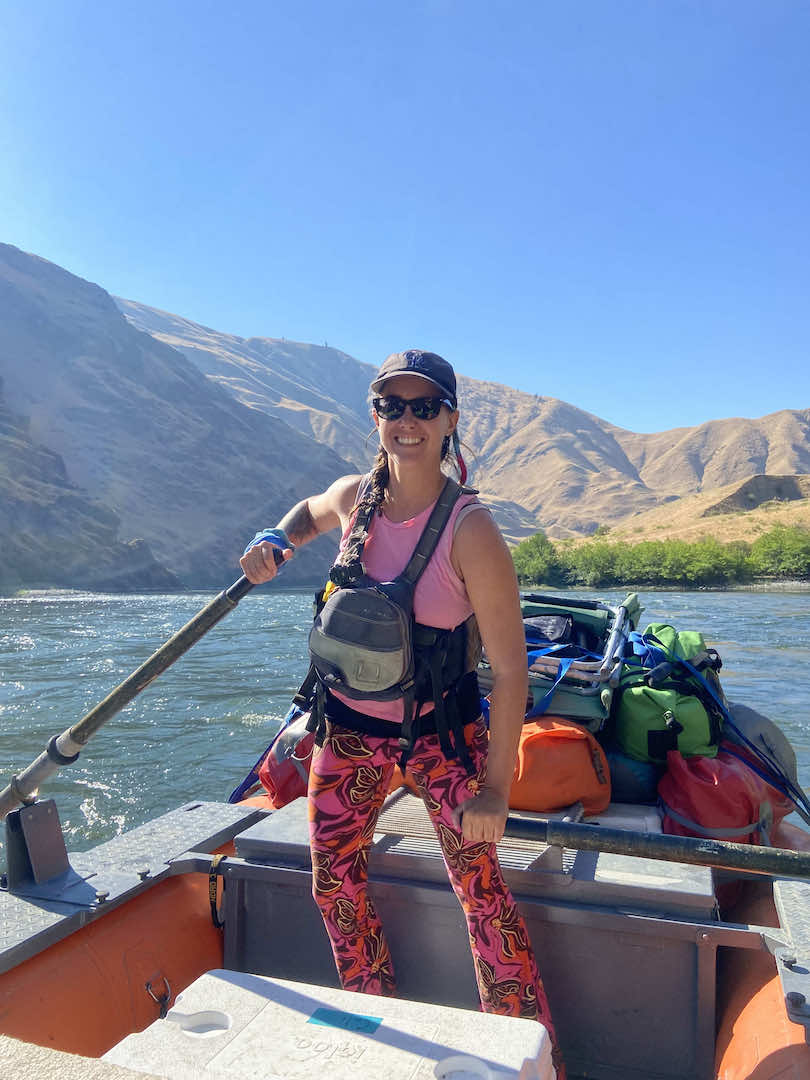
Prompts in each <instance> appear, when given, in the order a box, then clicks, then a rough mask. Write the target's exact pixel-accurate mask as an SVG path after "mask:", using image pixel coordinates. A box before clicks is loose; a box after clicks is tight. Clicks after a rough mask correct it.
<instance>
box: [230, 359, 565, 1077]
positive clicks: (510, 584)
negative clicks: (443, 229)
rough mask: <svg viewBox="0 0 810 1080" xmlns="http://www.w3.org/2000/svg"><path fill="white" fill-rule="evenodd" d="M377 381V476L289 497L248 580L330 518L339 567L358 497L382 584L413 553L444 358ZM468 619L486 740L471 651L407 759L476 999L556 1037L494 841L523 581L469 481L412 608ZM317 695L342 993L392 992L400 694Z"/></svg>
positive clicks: (511, 728)
mask: <svg viewBox="0 0 810 1080" xmlns="http://www.w3.org/2000/svg"><path fill="white" fill-rule="evenodd" d="M371 390H372V392H373V393H374V394H375V395H378V396H376V397H374V399H373V405H374V411H373V417H374V424H375V427H376V428H377V432H378V434H379V438H380V449H379V452H378V454H377V459H376V461H375V464H374V468H373V471H372V473H371V476H370V478H366V480H364V478H362V477H360V476H344V477H342V478H341V479H339V480H337V481H335V483H334V484H332V485H331V487H329V488H328V489H327V490H326V491H324V492H323V493H322V494H320V495H314V496H312V497H310V498H308V499H304V500H303V501H302V502H300V503H298V505H297V506H295V507H293V509H292V510H290V511H289V513H288V514H286V515H285V517H284V518H283V520H282V521H281V522H280V524H279V526H278V528H277V529H275V530H269V532H267V533H265V534H259V536H258V537H257V538H256V539H255V540H254V541H253V544H252V546H251V547H249V548H248V550H247V551H246V553H245V555H244V556H243V557H242V559H241V566H242V569H243V570H244V573H245V574H246V575H247V577H248V579H249V580H250V581H252V582H253V583H254V584H260V583H262V582H265V581H270V580H271V579H272V578H273V577H275V574H276V565H275V560H274V557H273V547H281V548H283V550H284V558H285V560H286V559H290V558H292V557H293V550H294V548H295V547H297V546H299V545H300V544H305V543H307V542H308V541H310V540H313V539H314V538H315V537H317V536H319V535H320V534H321V533H326V532H329V531H330V530H332V529H334V528H337V527H340V530H341V532H342V534H343V540H342V542H341V552H340V554H339V555H338V559H337V564H338V565H339V564H340V563H341V558H342V557H343V556H344V555H345V554H346V549H347V546H348V542H349V539H350V535H351V532H352V525H353V522H354V519H355V517H356V515H357V512H358V506H360V507H361V508H362V507H363V506H367V507H369V508H372V509H371V513H370V521H369V526H368V538H367V539H366V541H365V545H364V548H363V551H362V561H363V564H364V567H365V572H366V574H367V575H368V577H370V578H372V579H374V580H376V581H391V580H393V579H394V578H395V577H396V576H397V575H398V574H400V573H401V572H402V571H403V569H404V568H405V566H406V564H407V563H408V561H409V559H410V557H411V555H412V553H413V551H414V549H415V547H416V545H417V542H418V540H419V538H420V536H421V534H422V530H423V528H424V526H425V524H426V522H427V520H428V517H429V516H430V513H431V510H432V509H433V506H434V504H435V503H436V502H437V499H438V498H439V495H440V494H441V493H442V491H443V489H444V488H445V484H446V480H447V478H446V476H445V474H444V472H443V470H442V465H443V463H448V464H450V463H454V464H455V466H456V468H457V469H458V471H459V474H460V477H461V480H462V483H463V481H464V479H465V477H466V468H465V467H464V462H463V459H462V458H461V454H460V451H459V443H458V435H457V434H456V425H457V423H458V418H459V414H458V409H457V404H456V377H455V374H454V372H453V369H452V367H451V366H450V365H449V364H448V363H447V362H446V361H445V360H443V359H442V358H441V357H440V356H437V355H436V354H435V353H429V352H423V351H422V350H418V349H411V350H408V351H407V352H404V353H394V354H393V355H392V356H389V357H388V359H387V360H386V361H385V363H384V364H383V365H382V367H381V368H380V370H379V372H378V374H377V377H376V378H375V379H374V381H373V382H372V384H371ZM451 447H452V448H453V449H452V450H451ZM263 537H266V539H263ZM336 576H337V577H338V580H340V578H339V575H335V573H334V569H333V574H332V578H333V580H334V579H335V577H336ZM471 615H474V616H475V621H477V624H478V628H479V630H480V635H481V640H482V641H483V644H484V646H485V648H486V654H487V658H488V660H489V663H490V664H491V666H492V672H493V676H494V686H493V691H492V701H491V709H490V731H489V737H487V730H486V726H485V724H484V721H483V719H482V717H481V715H480V702H479V698H478V687H477V682H476V679H475V663H476V659H475V657H474V656H473V657H472V658H471V659H470V656H471V652H470V651H469V650H468V651H467V657H468V658H467V661H466V666H465V667H464V668H463V669H462V671H466V672H467V674H462V677H461V678H460V679H458V678H456V679H455V681H454V682H453V683H452V685H450V684H449V683H445V684H444V685H445V686H450V689H449V690H447V692H446V693H444V694H442V695H439V696H440V697H442V703H441V705H440V708H439V710H434V702H433V701H429V702H424V700H423V698H422V700H421V701H420V702H418V703H417V704H421V709H420V712H419V715H418V717H417V720H416V732H415V738H414V739H413V744H412V747H411V749H410V754H409V756H408V757H407V769H408V772H409V773H410V774H411V776H412V777H413V780H414V781H415V783H416V786H417V788H418V790H419V793H420V795H421V796H422V799H423V800H424V802H425V805H426V807H427V809H428V812H429V814H430V817H431V820H432V822H433V825H434V827H435V829H436V833H437V836H438V838H439V842H440V844H441V847H442V851H443V853H444V859H445V864H446V866H447V872H448V875H449V878H450V882H451V885H452V887H453V890H454V891H455V893H456V896H457V897H458V899H459V902H460V904H461V906H462V908H463V910H464V914H465V916H466V920H467V926H468V929H469V934H470V946H471V949H472V953H473V960H474V964H475V974H476V979H477V982H478V991H479V994H480V997H481V1005H482V1008H483V1010H484V1011H485V1012H491V1013H501V1014H504V1015H511V1016H521V1017H529V1018H532V1019H537V1020H539V1021H540V1022H541V1023H543V1024H544V1025H545V1026H546V1028H547V1029H548V1031H549V1035H550V1036H551V1039H552V1043H553V1044H554V1045H555V1046H556V1039H555V1037H554V1029H553V1026H552V1022H551V1015H550V1012H549V1008H548V1002H547V999H546V995H545V992H544V990H543V985H542V982H541V980H540V976H539V974H538V971H537V966H536V964H535V960H534V956H533V955H532V952H531V947H530V944H529V939H528V934H527V931H526V927H525V925H524V923H523V919H522V917H521V916H520V914H519V913H518V910H517V908H516V906H515V902H514V900H513V898H512V895H511V893H510V891H509V889H508V888H507V886H506V884H505V883H504V881H503V878H502V876H501V871H500V867H499V866H498V860H497V854H496V849H495V843H496V842H497V841H498V840H500V839H501V837H502V836H503V831H504V826H505V823H506V817H507V812H508V805H507V800H508V795H509V790H510V786H511V782H512V775H513V772H514V767H515V760H516V754H517V744H518V738H519V735H520V731H521V727H522V724H523V717H524V712H525V707H526V646H525V639H524V634H523V624H522V619H521V614H520V603H519V595H518V587H517V580H516V577H515V572H514V568H513V565H512V559H511V557H510V555H509V551H508V549H507V546H506V544H505V542H504V540H503V538H502V536H501V534H500V532H499V530H498V528H497V526H496V524H495V522H494V521H493V519H492V517H491V516H490V514H489V512H488V511H487V510H486V508H485V507H484V506H482V504H481V503H479V502H478V500H477V498H476V496H475V493H474V492H471V491H467V490H463V491H462V494H461V495H460V497H459V498H458V499H457V501H456V503H455V505H454V507H453V509H452V511H451V513H450V517H449V520H448V521H447V524H446V526H445V528H444V530H443V531H442V533H441V536H440V538H439V542H438V545H437V547H436V549H435V551H434V553H433V555H432V556H431V558H430V559H429V561H428V563H427V565H426V568H425V570H424V572H423V573H422V575H421V577H420V578H419V580H418V581H417V584H416V589H415V593H414V617H415V620H416V622H417V623H419V624H423V625H424V626H426V627H438V628H441V629H443V630H444V631H452V630H454V629H455V628H457V627H461V626H463V625H464V624H465V623H466V622H467V620H468V619H469V617H470V616H471ZM462 632H463V631H462ZM457 634H458V631H457ZM434 685H435V684H434ZM453 696H454V697H455V700H454V701H452V702H451V698H452V697H453ZM451 704H452V709H451V707H450V705H451ZM321 707H322V712H323V713H324V715H325V739H324V742H323V746H322V747H321V749H320V751H319V752H317V753H316V754H315V755H314V757H313V761H312V767H311V770H310V782H309V804H310V822H311V824H310V845H311V850H312V865H313V895H314V897H315V901H316V903H317V904H318V906H319V908H320V910H321V914H322V915H323V919H324V923H325V924H326V929H327V932H328V934H329V938H330V940H331V943H332V950H333V953H334V956H335V962H336V964H337V969H338V974H339V976H340V980H341V983H342V985H343V987H344V989H346V990H354V991H361V992H366V993H374V994H384V995H388V996H392V995H393V994H394V992H395V982H394V971H393V967H392V964H391V958H390V954H389V951H388V946H387V944H386V942H385V938H384V936H383V931H382V927H381V925H380V922H379V919H378V917H377V914H376V912H375V910H374V906H373V904H372V902H371V900H370V899H369V898H368V896H367V892H366V881H367V863H368V851H369V848H370V845H371V840H372V836H373V833H374V826H375V824H376V821H377V817H378V814H379V811H380V807H381V805H382V803H383V800H384V798H385V796H386V794H387V792H388V790H389V787H390V784H391V778H392V774H393V771H394V766H395V765H396V764H397V762H398V761H399V760H400V756H401V754H402V745H401V742H400V740H399V739H398V738H397V735H398V734H399V733H400V730H401V727H402V720H403V711H404V707H403V703H402V700H401V699H400V700H399V701H357V700H352V699H350V698H348V697H345V696H343V695H340V694H338V693H334V692H329V691H328V690H327V691H322V692H321ZM358 707H359V708H358ZM359 709H362V712H361V711H359ZM434 711H436V712H437V713H439V714H441V713H446V714H450V713H452V714H453V716H454V717H456V718H459V720H458V722H457V723H456V724H455V727H454V728H453V729H452V730H453V731H454V733H455V732H457V733H458V735H457V737H456V739H455V743H456V745H455V746H451V745H450V744H449V743H448V740H447V737H446V736H447V728H446V726H445V727H444V732H443V734H444V738H442V739H440V735H442V722H441V718H440V716H437V717H436V719H435V720H434V718H433V712H434ZM437 726H438V728H439V734H436V731H437ZM375 731H377V732H382V734H374V732H375ZM462 732H463V745H461V746H460V747H459V751H460V752H456V747H458V744H459V743H460V741H461V738H460V737H461V735H462ZM442 744H444V750H443V749H442ZM448 751H449V756H448ZM558 1056H559V1055H558V1054H556V1053H555V1058H556V1057H558ZM558 1068H559V1066H558ZM558 1075H559V1076H562V1075H563V1074H562V1071H560V1072H559V1073H558Z"/></svg>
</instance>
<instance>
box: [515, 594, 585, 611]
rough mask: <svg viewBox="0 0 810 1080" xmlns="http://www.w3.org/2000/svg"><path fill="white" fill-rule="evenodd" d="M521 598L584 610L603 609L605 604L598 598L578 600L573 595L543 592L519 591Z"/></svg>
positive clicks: (530, 601)
mask: <svg viewBox="0 0 810 1080" xmlns="http://www.w3.org/2000/svg"><path fill="white" fill-rule="evenodd" d="M520 598H521V600H528V601H529V603H532V604H551V605H553V606H554V607H577V608H582V609H583V610H584V611H604V610H605V605H604V604H603V603H601V601H599V600H579V599H577V598H576V597H573V596H564V597H563V596H546V595H545V594H544V593H521V595H520Z"/></svg>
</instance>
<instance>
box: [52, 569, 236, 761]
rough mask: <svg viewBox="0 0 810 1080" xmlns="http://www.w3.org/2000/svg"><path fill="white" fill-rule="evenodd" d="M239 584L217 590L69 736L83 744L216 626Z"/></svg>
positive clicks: (231, 606) (227, 611) (229, 607)
mask: <svg viewBox="0 0 810 1080" xmlns="http://www.w3.org/2000/svg"><path fill="white" fill-rule="evenodd" d="M245 580H247V579H245ZM239 584H240V583H239V582H238V581H237V582H235V583H234V585H232V586H231V588H230V589H226V590H225V591H223V592H221V593H219V595H218V596H215V597H214V599H213V600H212V601H211V603H210V604H206V606H205V607H204V608H202V610H201V611H198V612H197V614H196V615H195V616H194V618H193V619H190V620H189V622H187V623H186V625H185V626H183V627H181V629H180V630H178V631H177V633H176V634H173V635H172V636H171V637H170V638H169V640H168V641H167V642H165V644H163V645H161V647H160V648H159V649H158V650H157V651H156V652H154V653H152V655H151V656H150V657H149V659H148V660H145V661H144V662H143V663H142V664H141V666H140V667H139V668H137V669H136V670H135V671H133V672H132V674H131V675H129V676H128V677H127V678H126V679H124V681H123V682H122V683H121V684H120V685H118V686H116V688H115V689H114V690H113V691H111V692H110V693H109V694H108V695H107V696H106V697H105V698H104V700H103V701H100V702H99V703H98V705H96V706H94V707H93V708H92V709H91V710H90V712H88V713H86V714H85V715H84V716H83V717H82V718H81V720H78V721H77V722H76V723H75V724H74V725H73V727H71V728H70V729H69V731H68V733H67V734H69V736H70V738H71V739H72V740H73V741H74V742H75V743H77V744H78V745H79V746H84V745H85V744H86V743H87V741H88V739H89V738H90V737H91V736H92V735H94V734H95V733H96V732H97V731H98V729H99V728H100V727H101V726H102V725H103V724H106V722H107V721H108V720H109V719H110V717H112V716H115V714H116V713H117V712H120V711H121V709H123V708H124V706H125V705H128V704H129V702H130V701H132V699H133V698H134V697H137V695H138V694H140V692H141V690H144V689H145V688H146V687H147V686H148V685H149V683H150V682H152V681H153V679H156V678H157V677H158V675H160V674H161V673H162V672H164V671H165V670H166V668H168V667H171V665H172V664H173V663H174V662H175V660H178V659H179V658H180V657H181V656H182V655H183V653H186V652H188V650H189V649H190V648H191V646H192V645H194V644H195V643H196V642H198V641H199V640H200V638H201V637H202V636H203V635H204V634H206V633H208V631H209V630H210V629H211V627H212V626H215V625H216V623H218V622H219V621H220V619H223V618H224V617H225V616H226V615H228V614H230V612H231V611H233V609H234V608H235V607H236V605H237V604H238V603H239V597H237V599H233V597H232V595H229V594H231V592H232V590H233V589H235V588H236V586H237V585H239Z"/></svg>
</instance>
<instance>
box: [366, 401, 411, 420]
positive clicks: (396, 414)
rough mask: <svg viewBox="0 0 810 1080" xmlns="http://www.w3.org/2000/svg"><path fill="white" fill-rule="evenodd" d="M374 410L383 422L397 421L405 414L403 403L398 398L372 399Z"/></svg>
mask: <svg viewBox="0 0 810 1080" xmlns="http://www.w3.org/2000/svg"><path fill="white" fill-rule="evenodd" d="M374 410H375V412H376V413H377V415H378V416H381V417H382V418H383V420H399V418H400V416H402V414H403V413H404V412H405V402H404V401H403V400H402V398H398V397H380V398H374Z"/></svg>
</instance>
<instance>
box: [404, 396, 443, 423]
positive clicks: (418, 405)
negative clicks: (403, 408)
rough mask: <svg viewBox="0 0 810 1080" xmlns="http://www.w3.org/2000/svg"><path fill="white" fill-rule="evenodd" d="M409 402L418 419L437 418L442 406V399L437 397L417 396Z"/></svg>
mask: <svg viewBox="0 0 810 1080" xmlns="http://www.w3.org/2000/svg"><path fill="white" fill-rule="evenodd" d="M409 404H410V406H411V412H412V413H413V415H414V416H415V417H416V419H417V420H435V418H436V417H437V416H438V415H439V410H440V409H441V407H442V403H441V399H440V398H435V397H425V398H416V399H415V400H414V401H411V402H409Z"/></svg>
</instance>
